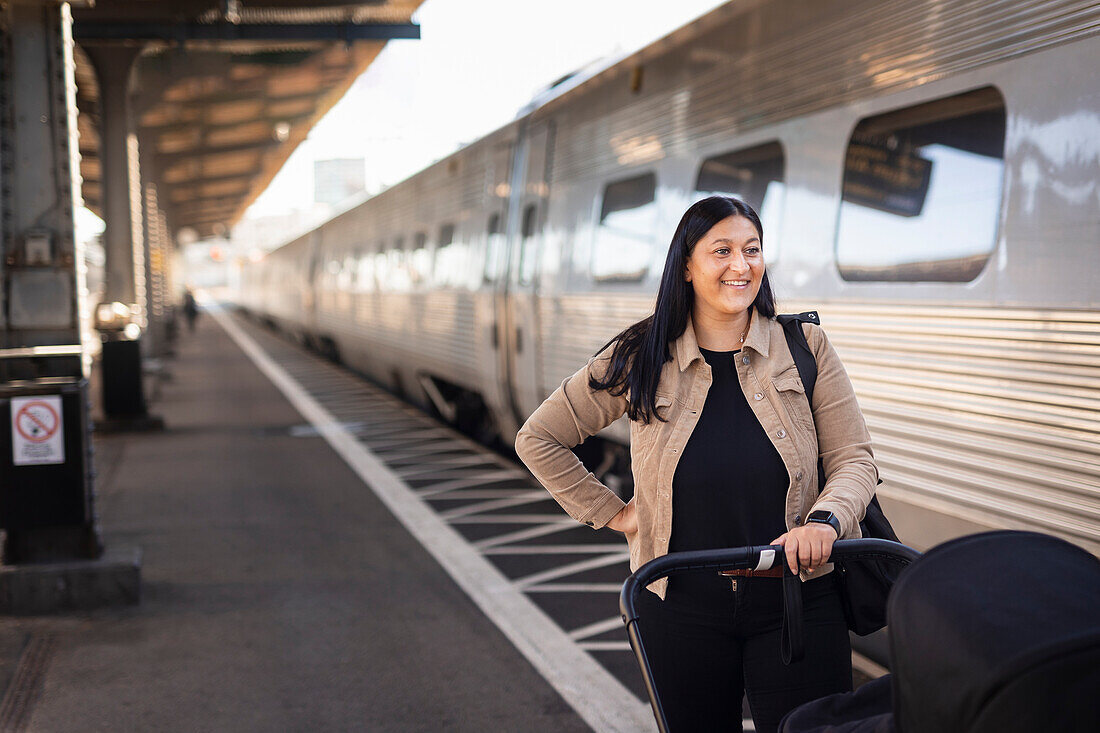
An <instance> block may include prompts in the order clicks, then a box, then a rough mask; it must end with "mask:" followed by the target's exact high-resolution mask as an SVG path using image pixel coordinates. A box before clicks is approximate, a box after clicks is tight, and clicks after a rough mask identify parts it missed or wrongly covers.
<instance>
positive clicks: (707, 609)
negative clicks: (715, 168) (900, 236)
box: [516, 196, 878, 731]
mask: <svg viewBox="0 0 1100 733" xmlns="http://www.w3.org/2000/svg"><path fill="white" fill-rule="evenodd" d="M762 247H763V229H762V227H761V224H760V218H759V217H758V216H757V214H756V212H755V211H753V210H752V208H751V207H749V206H748V205H746V204H745V203H743V202H741V201H739V200H737V199H733V198H727V197H722V196H712V197H710V198H706V199H703V200H702V201H699V202H697V203H695V204H694V205H692V206H691V207H690V208H689V209H688V210H687V212H686V213H685V214H684V216H683V218H682V219H681V220H680V224H679V226H678V227H677V228H676V233H675V234H674V235H673V238H672V244H671V246H670V247H669V252H668V257H667V258H666V260H665V269H664V274H663V276H662V278H661V285H660V290H659V292H658V294H657V304H656V307H655V309H654V313H653V315H651V316H649V317H648V318H646V319H644V320H642V321H639V322H638V323H636V324H634V325H633V326H630V327H629V328H627V329H626V330H624V331H623V332H622V333H620V334H619V335H618V336H616V337H615V339H613V340H612V341H611V343H610V344H608V346H607V347H605V348H604V349H603V350H601V351H600V353H598V354H597V355H596V356H595V357H593V358H592V359H591V360H589V362H588V364H587V365H585V366H584V367H583V368H582V369H581V370H580V371H578V372H577V373H576V374H574V375H573V376H571V377H569V378H568V379H566V380H565V381H564V382H562V385H561V387H559V388H558V389H557V390H556V391H555V392H554V394H552V395H551V396H550V397H549V398H548V399H547V400H546V401H545V402H544V403H543V404H542V406H540V407H539V408H538V409H537V410H536V411H535V412H534V414H532V415H531V417H530V418H529V419H528V420H527V423H526V424H525V425H524V426H523V428H522V429H521V430H520V432H519V435H518V436H517V438H516V452H517V453H518V454H519V456H520V458H521V459H523V461H524V463H526V464H527V466H528V468H530V469H531V472H532V473H533V474H534V475H535V476H536V477H537V478H538V479H539V481H541V482H542V484H543V485H544V486H545V487H546V488H547V489H548V490H549V491H550V493H551V494H552V495H553V496H554V498H555V499H556V500H557V501H558V503H559V504H561V505H562V507H563V508H564V509H565V510H566V512H568V513H569V514H570V516H572V517H574V518H575V519H577V520H578V521H581V522H583V523H585V524H587V525H589V526H591V527H597V528H598V527H604V526H607V527H610V528H611V529H614V530H617V531H619V532H622V533H623V534H624V535H626V539H627V543H628V545H629V547H630V567H631V569H632V570H635V569H637V568H638V567H640V566H641V565H643V564H644V563H646V562H648V561H649V560H652V559H653V558H655V557H657V556H659V555H663V554H665V553H667V552H676V551H683V550H701V549H713V548H719V547H737V546H744V545H765V544H773V545H782V546H783V547H784V550H785V554H786V559H787V562H788V564H789V565H790V567H791V568H792V570H799V571H800V573H801V576H802V580H803V581H804V582H803V586H802V588H803V604H804V611H803V613H804V620H805V624H806V655H805V658H804V659H803V660H802V661H801V662H798V663H795V664H792V665H790V666H784V665H783V664H782V663H781V661H780V653H779V649H780V642H779V638H780V628H781V619H782V608H783V605H782V593H781V581H780V580H779V579H778V575H777V574H776V576H775V577H772V573H765V574H763V575H756V576H753V575H751V574H748V571H738V573H739V575H738V576H734V577H722V576H720V575H718V574H710V573H706V574H689V575H683V576H677V577H676V578H675V579H674V580H672V581H671V583H670V582H669V581H668V580H667V579H665V580H662V581H658V582H656V583H654V584H653V585H652V586H650V590H651V591H653V592H652V593H645V594H643V601H642V603H641V604H640V606H639V610H640V621H639V623H640V625H641V632H642V634H643V636H644V638H645V639H646V646H647V651H648V653H649V659H650V663H651V666H652V668H653V673H654V679H655V682H656V684H657V689H658V690H659V691H660V693H661V699H662V702H663V703H664V708H665V714H666V716H667V717H668V721H669V725H670V726H671V729H672V730H686V731H700V730H740V729H741V707H740V703H741V698H742V694H743V692H744V694H747V696H748V699H749V706H750V708H751V710H752V715H753V721H754V723H755V725H756V730H758V731H771V730H775V729H776V727H777V726H778V723H779V720H780V718H782V716H783V715H784V714H785V713H786V712H787V711H789V710H790V709H792V708H794V707H795V706H797V705H799V704H801V703H803V702H805V701H808V700H812V699H815V698H818V697H820V696H822V695H826V694H830V693H833V692H841V691H845V690H849V689H851V684H852V676H851V649H850V647H849V644H848V630H847V626H846V623H845V620H844V615H843V611H842V609H841V605H840V599H839V595H838V592H837V588H836V585H835V580H834V578H833V576H831V575H830V574H829V572H830V571H831V570H832V566H831V565H829V564H827V562H826V561H827V560H828V558H829V553H830V551H831V549H832V544H833V541H834V540H835V539H836V538H837V537H838V536H839V537H858V536H859V520H860V518H861V517H862V516H863V513H864V510H865V509H866V507H867V504H868V503H869V502H870V500H871V496H872V495H873V493H874V486H875V484H876V482H877V478H878V471H877V469H876V468H875V464H874V458H873V456H872V453H871V440H870V437H869V435H868V433H867V428H866V426H865V424H864V421H863V416H862V414H861V413H860V411H859V407H858V405H857V404H856V399H855V394H854V392H853V390H852V385H851V383H850V382H849V380H848V377H847V374H846V373H845V371H844V367H843V366H842V365H841V363H840V360H839V359H838V358H837V355H836V353H835V352H834V351H833V348H832V346H831V345H830V344H829V341H828V339H827V338H826V337H825V334H824V332H823V331H822V330H821V329H820V328H819V327H817V326H816V325H810V324H806V327H805V329H804V330H805V333H806V336H807V340H808V341H809V344H810V347H811V349H812V350H813V352H814V355H815V358H816V360H817V368H818V376H817V382H816V383H815V389H814V392H813V405H812V410H811V406H810V405H809V404H808V403H807V400H806V397H805V392H804V389H803V386H802V382H801V380H800V378H799V376H798V371H797V367H796V366H795V363H794V359H793V357H792V356H791V353H790V350H789V348H788V347H787V343H786V340H785V338H784V335H783V329H782V326H780V325H779V323H778V322H777V321H776V320H775V302H774V298H773V295H772V291H771V287H770V285H769V284H768V276H767V272H766V268H765V266H764V258H763V249H762ZM624 414H625V415H627V416H628V417H629V419H630V452H631V461H632V466H633V472H634V497H633V498H632V499H631V500H630V501H629V502H627V503H625V504H624V503H623V501H622V500H621V499H620V498H619V497H618V496H617V495H615V494H614V493H613V492H612V491H611V490H610V489H608V488H607V487H606V486H604V485H603V484H601V483H600V482H599V480H598V479H597V478H596V477H595V476H594V475H593V474H592V473H590V472H588V471H587V470H586V469H585V468H584V466H583V465H582V464H581V463H580V461H578V460H577V458H576V457H575V456H574V455H573V453H572V451H571V450H570V448H571V447H573V446H575V445H577V444H579V443H580V442H582V441H583V440H584V439H585V438H587V437H589V436H591V435H594V434H596V433H598V432H599V431H600V430H602V429H603V428H604V427H606V426H608V425H610V424H611V423H612V422H614V421H615V420H616V419H618V418H619V417H621V416H622V415H624ZM815 425H816V429H815ZM819 454H820V457H821V459H822V462H823V466H824V469H825V475H826V477H827V481H826V483H825V487H824V490H822V491H821V492H820V493H819V491H818V479H817V470H818V456H819Z"/></svg>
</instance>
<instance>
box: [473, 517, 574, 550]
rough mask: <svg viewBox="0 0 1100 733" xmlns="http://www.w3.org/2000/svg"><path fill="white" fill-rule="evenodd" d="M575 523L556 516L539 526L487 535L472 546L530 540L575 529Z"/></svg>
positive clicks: (487, 546)
mask: <svg viewBox="0 0 1100 733" xmlns="http://www.w3.org/2000/svg"><path fill="white" fill-rule="evenodd" d="M576 527H577V523H576V522H574V521H573V520H572V519H570V518H569V517H558V518H556V519H555V520H554V521H553V522H547V523H546V524H543V525H541V526H539V527H528V528H527V529H517V530H516V531H514V532H505V533H504V534H498V535H497V536H495V537H487V538H486V539H483V540H479V541H477V542H475V543H474V547H476V548H477V549H479V550H485V549H488V548H490V547H496V546H498V545H507V544H511V543H512V542H522V541H524V540H531V539H534V538H535V537H545V536H546V535H548V534H554V533H555V532H564V531H566V530H568V529H576Z"/></svg>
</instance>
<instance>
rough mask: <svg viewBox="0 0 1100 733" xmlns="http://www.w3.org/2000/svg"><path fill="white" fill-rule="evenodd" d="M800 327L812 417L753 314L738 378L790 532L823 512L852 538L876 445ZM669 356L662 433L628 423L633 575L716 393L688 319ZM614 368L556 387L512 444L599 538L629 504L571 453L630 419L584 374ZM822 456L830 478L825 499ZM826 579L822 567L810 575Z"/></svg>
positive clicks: (784, 357)
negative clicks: (812, 366)
mask: <svg viewBox="0 0 1100 733" xmlns="http://www.w3.org/2000/svg"><path fill="white" fill-rule="evenodd" d="M804 328H805V331H806V338H807V340H808V341H809V343H810V348H811V349H812V350H813V352H814V355H815V356H816V359H817V370H818V374H817V382H816V383H815V386H814V394H813V398H814V404H813V412H812V414H811V411H810V409H809V406H808V405H807V403H806V399H805V397H804V395H805V390H804V388H803V386H802V380H801V379H800V378H799V376H798V370H797V368H796V367H795V363H794V358H793V357H792V356H791V353H790V350H789V349H788V348H787V343H786V340H785V338H784V336H783V327H782V326H781V325H780V324H779V322H778V321H776V320H774V319H769V318H767V317H764V316H761V315H759V313H757V312H756V311H755V310H754V311H753V316H752V321H751V323H750V325H749V331H748V334H747V335H746V337H745V343H744V346H743V348H742V351H741V354H739V357H738V359H737V360H736V365H737V377H738V379H739V380H740V382H741V388H742V389H743V390H744V392H745V397H746V398H747V399H748V403H749V405H750V406H751V407H752V410H753V412H754V413H755V414H756V418H757V419H758V420H759V421H760V424H761V425H762V426H763V427H764V429H765V430H766V431H767V433H768V435H769V437H770V438H771V441H772V444H773V445H775V448H776V450H777V451H778V452H779V455H780V456H781V457H782V459H783V463H784V465H785V466H786V467H787V474H788V475H789V476H790V485H789V487H788V488H787V502H786V516H785V520H786V525H787V529H793V528H794V527H797V526H799V525H800V524H802V522H803V519H804V518H805V517H806V516H807V515H808V514H809V513H810V512H811V511H814V510H816V509H826V510H829V511H831V512H833V514H834V515H836V517H837V518H838V519H839V520H840V526H841V537H844V538H852V537H859V536H860V530H859V521H860V520H861V519H862V518H863V514H864V511H865V510H866V508H867V504H868V503H869V502H870V501H871V497H872V496H873V495H874V490H875V486H876V484H877V481H878V469H877V468H876V467H875V462H874V456H873V455H872V452H871V438H870V435H869V434H868V432H867V427H866V425H865V423H864V420H863V414H862V413H861V412H860V410H859V405H858V404H857V403H856V397H855V393H854V391H853V389H852V384H851V382H850V381H849V380H848V375H847V373H846V372H845V371H844V366H843V365H842V364H841V363H840V359H839V358H838V357H837V355H836V352H835V351H834V350H833V347H832V345H831V344H830V343H829V340H828V338H827V337H826V336H825V332H824V331H823V330H822V329H821V328H820V327H819V326H817V325H812V324H805V326H804ZM671 352H672V360H671V361H669V362H666V363H665V365H664V369H663V371H662V373H661V379H660V382H659V383H658V386H657V398H656V405H655V406H656V409H657V412H658V413H659V414H660V415H661V416H662V417H664V418H666V420H667V422H661V421H659V420H653V421H651V422H650V423H649V424H648V425H647V424H645V423H642V422H636V421H631V423H630V459H631V465H632V470H633V473H634V495H635V497H636V503H637V513H638V532H637V534H633V535H628V536H627V538H626V539H627V543H628V545H629V547H630V569H631V571H634V570H637V569H638V568H639V567H641V566H642V565H644V564H645V563H646V562H648V561H650V560H652V559H654V558H656V557H659V556H661V555H664V554H666V553H667V552H668V543H669V537H670V535H671V534H672V477H673V475H674V474H675V473H676V464H677V463H678V461H679V460H680V454H681V453H682V452H683V449H684V446H685V445H686V444H687V442H688V438H689V437H690V436H691V432H692V430H694V428H695V424H696V423H697V422H698V420H699V413H700V412H701V411H702V409H703V403H704V401H705V400H706V397H707V392H708V390H709V389H710V385H711V370H710V366H709V365H708V364H707V363H706V361H705V360H704V359H703V355H702V354H701V353H700V352H699V346H698V344H697V342H696V340H695V330H694V328H693V326H692V324H691V322H690V320H689V321H688V327H687V329H686V330H685V331H684V334H683V335H682V336H681V337H680V338H679V339H677V340H676V343H675V344H674V345H673V348H672V349H671ZM610 357H611V349H610V348H609V349H606V350H604V351H603V352H601V353H600V354H598V355H596V356H595V357H593V358H592V359H590V360H589V361H588V364H586V365H585V366H584V367H583V368H581V369H580V370H579V371H578V372H577V373H576V374H574V375H573V376H571V377H568V378H567V379H566V380H565V381H564V382H562V383H561V386H560V387H558V389H557V390H555V391H554V393H553V394H552V395H550V396H549V397H548V398H546V401H545V402H543V403H542V405H541V406H539V408H538V409H537V410H535V412H534V413H533V414H532V415H531V416H530V417H529V418H528V419H527V422H526V423H525V424H524V425H523V427H522V428H521V429H520V431H519V434H518V435H517V437H516V453H517V454H519V457H520V458H521V459H522V460H523V462H524V463H525V464H526V465H527V467H528V468H529V469H530V470H531V473H533V474H534V475H535V478H537V479H538V480H539V481H540V482H541V483H542V485H543V486H545V487H546V489H547V490H548V491H549V492H550V494H551V495H552V496H553V497H554V499H556V500H557V502H558V503H559V504H561V506H562V508H564V509H565V511H566V512H568V513H569V516H571V517H573V518H574V519H576V520H577V521H579V522H583V523H584V524H587V525H588V526H590V527H595V528H599V527H603V526H604V525H605V524H607V522H609V521H610V520H611V518H612V517H614V516H615V515H616V514H617V513H618V512H619V510H620V509H622V508H623V506H624V503H623V501H622V499H620V498H619V497H618V496H617V495H616V494H615V493H614V492H612V491H611V490H610V489H609V488H607V487H606V486H604V485H603V484H602V483H600V481H599V480H598V479H597V478H596V477H595V476H594V475H593V474H592V473H590V472H589V471H588V470H587V469H585V468H584V466H583V465H582V464H581V462H580V461H579V460H578V459H577V457H576V456H575V455H574V454H573V452H572V451H571V450H570V448H572V447H573V446H575V445H578V444H579V443H581V442H582V441H584V439H585V438H588V437H589V436H591V435H595V434H596V433H598V432H600V431H601V430H603V429H604V428H605V427H607V426H608V425H610V424H611V423H613V422H614V421H615V420H617V419H618V418H620V417H621V416H622V415H624V414H625V413H626V408H627V399H626V396H625V395H622V396H618V397H614V396H612V395H611V394H610V393H609V392H608V391H607V390H596V391H593V390H592V389H590V388H589V386H588V377H589V375H590V374H595V375H596V376H602V375H603V374H604V373H605V372H606V370H607V368H608V365H609V363H610ZM815 424H816V426H817V429H816V430H815V429H814V426H815ZM731 439H736V438H735V437H734V436H731ZM819 453H820V455H821V458H822V461H823V465H824V467H825V475H826V476H827V477H828V479H827V481H826V484H825V489H824V491H823V492H821V495H820V496H819V495H818V481H817V458H818V454H819ZM831 569H832V566H831V565H825V566H824V567H822V568H820V569H819V570H818V571H817V572H815V573H814V574H813V575H814V577H817V576H820V575H823V574H824V573H826V572H829V571H830V570H831ZM805 577H807V576H804V579H805ZM666 586H667V579H662V580H660V581H657V582H656V583H654V584H653V585H651V586H650V588H651V589H652V590H653V591H654V592H656V593H657V594H658V595H659V596H661V597H662V598H663V597H664V594H665V588H666Z"/></svg>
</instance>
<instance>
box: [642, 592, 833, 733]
mask: <svg viewBox="0 0 1100 733" xmlns="http://www.w3.org/2000/svg"><path fill="white" fill-rule="evenodd" d="M802 599H803V601H802V603H803V619H804V622H805V640H806V656H805V658H804V659H802V661H800V662H796V663H793V664H791V665H790V666H784V664H783V662H782V661H781V659H780V654H779V639H780V630H781V627H782V619H783V595H782V581H780V580H779V579H778V578H738V579H737V590H736V591H734V590H733V587H732V584H731V583H730V581H729V579H727V578H723V577H721V576H718V575H717V574H716V573H714V572H713V571H710V572H708V573H691V574H687V575H680V576H675V577H673V578H672V579H671V582H670V583H669V591H668V594H667V596H666V599H665V600H664V601H663V602H662V601H661V599H660V598H658V597H657V596H656V595H654V594H653V593H650V592H648V591H643V592H642V596H641V600H640V602H639V606H638V628H639V631H640V632H641V635H642V642H643V644H644V645H645V650H646V654H647V656H648V658H649V663H650V667H651V668H652V670H653V678H654V683H655V685H656V687H657V692H658V694H659V695H660V700H661V705H662V707H663V708H664V711H665V718H666V719H667V721H668V725H669V730H670V731H672V733H694V732H696V731H740V730H741V729H742V728H741V698H742V695H747V696H748V699H749V708H750V709H751V710H752V717H753V723H754V724H755V725H756V730H757V731H764V732H765V733H768V732H770V731H775V730H776V729H777V727H778V726H779V721H780V720H781V719H782V717H783V716H784V715H786V714H787V712H789V711H790V710H792V709H793V708H795V707H797V706H799V705H801V704H802V703H804V702H808V701H810V700H816V699H817V698H819V697H821V696H823V695H829V694H832V693H834V692H847V691H850V690H851V689H852V650H851V646H850V644H849V641H848V626H847V623H846V622H845V620H844V611H843V609H842V608H841V605H840V596H839V594H838V592H837V587H836V582H835V579H834V578H833V577H832V575H831V574H830V575H827V576H825V577H823V578H818V579H816V580H811V581H808V582H806V583H803V584H802Z"/></svg>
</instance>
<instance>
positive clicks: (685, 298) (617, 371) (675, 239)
mask: <svg viewBox="0 0 1100 733" xmlns="http://www.w3.org/2000/svg"><path fill="white" fill-rule="evenodd" d="M731 216H743V217H745V218H746V219H748V220H749V221H750V222H752V225H753V226H754V227H756V233H757V235H759V237H760V246H761V247H763V246H764V227H763V225H761V223H760V217H759V216H757V214H756V212H755V211H753V208H752V207H751V206H749V205H748V204H746V203H745V202H744V201H741V200H740V199H735V198H730V197H728V196H710V197H708V198H705V199H703V200H701V201H696V202H695V203H694V204H692V205H691V206H690V207H689V208H688V210H687V211H685V212H684V216H683V218H681V219H680V223H679V225H677V227H676V232H675V233H674V234H673V235H672V243H671V244H670V245H669V247H668V256H667V257H665V270H664V273H663V274H662V275H661V287H660V289H659V290H658V291H657V305H656V306H655V307H654V309H653V315H651V316H649V317H647V318H644V319H642V320H640V321H638V322H637V323H635V324H634V325H633V326H630V327H628V328H626V329H625V330H623V331H622V333H620V334H619V335H617V336H616V337H615V338H613V339H611V341H609V342H607V344H605V345H604V347H603V348H602V349H600V352H603V351H605V350H606V349H607V348H608V347H609V346H612V347H613V348H612V351H611V364H610V366H609V367H608V369H607V371H606V372H605V373H604V375H603V378H602V379H597V378H596V377H589V379H588V386H589V387H590V388H591V389H606V390H608V391H609V392H610V393H611V394H613V395H615V396H618V395H622V394H626V395H627V398H628V400H629V403H630V404H629V406H628V407H627V411H626V414H627V416H628V417H629V418H630V419H631V420H641V421H642V422H646V423H648V422H649V421H650V420H651V419H652V418H653V416H654V415H656V416H657V419H658V420H664V418H662V417H661V416H660V415H657V413H656V412H655V410H654V409H653V403H654V401H655V400H656V399H657V383H658V382H659V381H660V379H661V369H662V367H663V366H664V364H665V362H667V361H670V360H671V359H672V354H671V352H670V350H669V347H670V345H671V344H673V343H674V342H675V341H676V339H678V338H680V336H681V335H683V333H684V330H685V329H687V323H688V316H690V315H691V309H692V306H693V305H694V303H695V291H694V290H693V289H692V287H691V284H690V283H688V282H687V281H686V280H684V270H685V269H686V267H687V261H688V258H689V257H691V251H692V250H693V249H695V245H696V244H697V243H698V242H699V240H700V239H702V238H703V236H704V235H705V234H706V233H707V232H709V231H710V230H711V227H713V226H714V225H715V224H717V223H718V222H720V221H722V220H723V219H728V218H729V217H731ZM752 308H755V309H756V310H757V311H759V312H760V314H761V315H763V316H767V317H768V318H772V317H774V316H775V296H774V295H772V288H771V284H770V283H769V282H768V272H767V270H765V271H764V277H763V279H762V281H761V283H760V292H758V293H757V294H756V300H754V301H753V303H752ZM598 353H599V352H598Z"/></svg>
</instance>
